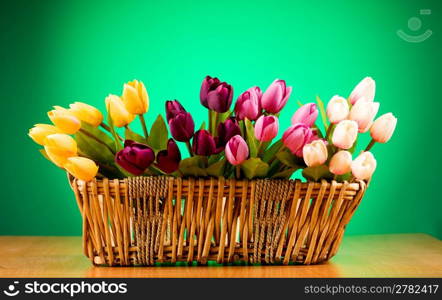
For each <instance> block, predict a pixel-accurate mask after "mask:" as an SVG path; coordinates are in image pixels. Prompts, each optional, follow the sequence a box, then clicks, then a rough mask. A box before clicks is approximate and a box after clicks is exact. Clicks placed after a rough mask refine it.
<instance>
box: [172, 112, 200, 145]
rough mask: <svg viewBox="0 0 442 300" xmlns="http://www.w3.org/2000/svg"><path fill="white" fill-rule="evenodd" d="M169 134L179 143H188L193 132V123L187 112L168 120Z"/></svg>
mask: <svg viewBox="0 0 442 300" xmlns="http://www.w3.org/2000/svg"><path fill="white" fill-rule="evenodd" d="M169 128H170V133H171V134H172V136H173V138H174V139H176V140H177V141H180V142H188V141H189V140H190V139H191V138H192V136H193V133H194V131H195V123H194V122H193V118H192V116H191V115H190V113H188V112H180V113H178V114H177V115H175V116H173V117H172V118H171V119H170V120H169Z"/></svg>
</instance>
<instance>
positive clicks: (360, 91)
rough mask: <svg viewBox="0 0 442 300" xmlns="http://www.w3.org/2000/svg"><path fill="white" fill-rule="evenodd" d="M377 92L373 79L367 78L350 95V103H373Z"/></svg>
mask: <svg viewBox="0 0 442 300" xmlns="http://www.w3.org/2000/svg"><path fill="white" fill-rule="evenodd" d="M375 92H376V83H375V81H374V80H373V78H371V77H365V78H364V79H362V81H361V82H359V83H358V85H356V87H355V88H354V89H353V91H352V92H351V94H350V103H351V104H352V105H354V104H355V103H357V102H358V101H359V100H362V101H368V102H373V100H374V95H375Z"/></svg>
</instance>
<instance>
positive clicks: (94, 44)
mask: <svg viewBox="0 0 442 300" xmlns="http://www.w3.org/2000/svg"><path fill="white" fill-rule="evenodd" d="M8 2H9V3H8V4H2V7H1V9H0V14H1V16H0V22H1V36H0V38H1V46H0V55H1V61H0V74H1V75H0V76H1V79H0V84H1V90H0V91H1V104H2V105H1V121H2V122H1V127H0V128H1V129H0V130H1V138H2V147H1V155H0V160H1V164H0V166H1V178H0V182H1V185H2V187H1V206H0V234H2V235H80V234H81V218H80V214H79V212H78V209H77V207H76V202H75V199H74V196H73V193H72V192H71V190H70V188H69V186H68V183H67V180H66V174H65V173H64V172H63V171H61V170H60V169H58V168H56V167H55V166H53V165H51V164H49V163H48V162H47V161H46V160H45V159H43V158H42V157H41V156H40V154H39V153H38V151H37V149H38V148H39V147H38V145H36V144H34V143H33V142H32V140H31V139H29V138H28V137H27V135H26V134H27V131H28V128H30V127H31V126H32V125H33V124H35V123H42V122H43V123H44V122H48V120H47V118H46V112H47V111H48V110H49V109H50V108H51V106H52V105H62V106H67V105H68V104H69V103H71V102H73V101H84V102H87V103H90V104H93V105H96V106H97V107H98V108H100V109H101V110H104V98H105V96H106V95H108V94H109V93H115V94H120V93H121V89H122V85H123V83H124V82H126V81H129V80H132V79H134V78H137V79H140V80H142V81H144V82H145V83H146V85H147V87H148V92H149V94H150V98H151V109H150V111H149V112H148V114H147V116H146V117H147V119H148V121H149V123H151V122H152V120H154V118H155V117H156V115H157V114H158V113H163V109H164V104H163V103H164V101H165V100H167V99H175V98H176V99H179V100H180V101H182V102H183V103H184V105H185V106H186V107H187V108H188V110H191V111H192V112H193V113H194V114H193V115H194V117H195V119H196V121H197V123H199V122H201V121H202V119H203V118H204V117H205V116H206V111H205V109H203V108H202V107H201V106H200V105H199V100H198V99H199V97H198V95H199V87H200V82H201V80H202V79H203V77H204V76H205V75H207V74H210V75H212V76H218V77H219V78H221V79H222V80H225V81H227V82H229V83H231V84H232V85H233V86H234V88H235V98H236V96H238V95H239V93H240V92H242V91H244V90H245V89H247V88H248V87H250V86H252V85H259V86H260V87H262V88H263V89H265V88H266V87H267V86H268V84H269V83H271V82H272V81H273V80H274V79H275V78H281V79H285V80H286V81H287V83H288V84H289V85H291V86H293V94H292V97H291V99H290V100H289V103H288V105H287V107H286V108H285V110H284V112H283V113H282V115H281V117H282V119H283V121H282V123H281V127H282V128H286V127H287V126H288V124H289V119H290V116H291V114H292V113H293V112H294V110H295V109H296V108H297V105H296V100H300V101H302V102H304V103H306V102H310V101H313V100H314V97H315V96H316V95H317V94H319V95H320V96H321V97H322V98H323V99H324V100H328V99H330V97H331V96H333V95H335V94H339V95H342V96H345V97H347V96H348V95H349V93H350V92H351V90H352V88H353V86H354V85H355V84H356V83H358V82H359V81H360V80H361V79H362V78H363V77H365V76H372V77H373V78H374V79H375V80H376V82H377V92H376V99H377V101H379V102H380V103H381V107H380V113H386V112H390V111H392V112H394V114H395V115H396V116H397V117H398V126H397V130H396V133H395V135H394V137H393V138H392V140H391V141H390V142H389V143H388V144H386V145H376V146H375V147H374V148H373V152H374V154H375V155H376V158H377V160H378V169H377V171H376V174H375V176H374V178H373V181H372V183H371V185H370V188H369V190H368V192H367V194H366V196H365V198H364V200H363V201H362V204H361V206H360V208H359V209H358V211H357V212H356V214H355V216H354V218H353V220H352V221H351V223H350V224H349V226H348V231H347V233H348V234H372V233H399V232H425V233H429V234H432V235H434V236H437V237H439V238H442V218H441V211H442V204H441V200H442V197H441V196H440V191H439V189H440V186H439V183H440V179H439V178H440V174H441V173H440V167H441V165H442V164H441V163H442V159H441V153H442V151H441V150H442V149H441V141H440V128H439V126H440V120H441V119H440V111H441V101H442V100H441V94H440V87H441V79H440V72H441V69H442V64H441V45H442V41H441V35H440V34H441V32H442V30H441V29H442V26H441V25H442V18H441V8H442V5H441V3H442V2H441V1H405V0H396V1H385V0H378V1H325V0H324V1H253V2H247V1H239V0H235V1H139V2H131V1H121V2H112V1H49V0H45V1H8ZM423 8H424V9H431V11H432V14H431V15H422V16H421V15H419V10H420V9H423ZM413 16H415V17H419V18H420V19H421V20H422V28H421V29H420V30H418V31H416V32H413V31H411V30H410V29H409V28H407V26H408V25H407V21H408V19H409V18H410V17H413ZM398 29H403V30H404V31H405V32H407V33H409V34H414V35H418V34H421V33H423V32H424V31H425V30H427V29H431V30H432V31H433V35H432V36H431V37H430V38H429V39H428V40H426V41H424V42H422V43H408V42H406V41H404V40H402V39H400V38H399V37H398V36H397V34H396V31H397V30H398ZM137 125H138V123H137ZM367 142H368V141H367V138H363V141H362V142H361V144H364V145H365V144H366V143H367Z"/></svg>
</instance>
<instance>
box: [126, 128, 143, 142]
mask: <svg viewBox="0 0 442 300" xmlns="http://www.w3.org/2000/svg"><path fill="white" fill-rule="evenodd" d="M124 138H125V139H126V140H132V141H135V142H138V143H142V144H145V143H146V139H145V138H144V137H143V136H142V135H139V134H138V133H136V132H134V131H132V130H131V129H130V128H129V127H127V128H126V130H125V131H124Z"/></svg>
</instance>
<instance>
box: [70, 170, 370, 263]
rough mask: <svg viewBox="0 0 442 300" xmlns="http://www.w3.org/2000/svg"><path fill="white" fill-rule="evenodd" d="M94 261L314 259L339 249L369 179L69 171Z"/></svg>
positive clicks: (85, 247)
mask: <svg viewBox="0 0 442 300" xmlns="http://www.w3.org/2000/svg"><path fill="white" fill-rule="evenodd" d="M69 181H70V184H71V186H72V188H73V190H74V193H75V197H76V199H77V203H78V207H79V209H80V212H81V215H82V217H83V252H84V254H85V255H86V256H87V257H88V258H89V259H90V260H91V261H92V263H93V264H95V265H109V266H132V265H154V264H156V263H176V262H178V261H185V262H189V263H193V262H195V261H196V262H198V263H199V264H207V262H208V261H216V262H217V263H232V262H248V263H262V264H289V263H300V264H306V265H308V264H317V263H321V262H324V261H327V260H329V259H330V258H331V257H333V256H334V255H335V254H336V252H337V250H338V247H339V244H340V243H341V240H342V237H343V234H344V230H345V227H346V225H347V224H348V222H349V221H350V219H351V217H352V216H353V213H354V212H355V210H356V208H357V207H358V205H359V203H360V201H361V199H362V197H363V195H364V193H365V190H366V182H364V181H357V182H353V183H348V182H343V183H338V182H336V181H326V180H322V181H321V182H301V181H299V180H282V179H281V180H276V179H275V180H270V179H256V180H235V179H224V178H219V179H216V178H210V179H208V178H188V179H182V178H173V177H167V176H157V177H132V178H127V179H124V180H118V179H115V180H109V179H106V178H105V179H96V180H93V181H90V182H84V181H81V180H77V179H74V178H72V177H70V178H69Z"/></svg>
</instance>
